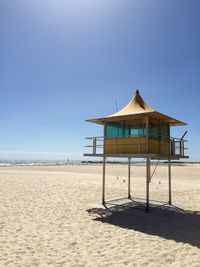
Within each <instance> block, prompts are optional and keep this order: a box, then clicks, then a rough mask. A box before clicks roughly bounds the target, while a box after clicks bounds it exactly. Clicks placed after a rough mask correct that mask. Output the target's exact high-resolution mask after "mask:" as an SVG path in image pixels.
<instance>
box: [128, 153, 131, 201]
mask: <svg viewBox="0 0 200 267" xmlns="http://www.w3.org/2000/svg"><path fill="white" fill-rule="evenodd" d="M128 198H129V199H131V158H128Z"/></svg>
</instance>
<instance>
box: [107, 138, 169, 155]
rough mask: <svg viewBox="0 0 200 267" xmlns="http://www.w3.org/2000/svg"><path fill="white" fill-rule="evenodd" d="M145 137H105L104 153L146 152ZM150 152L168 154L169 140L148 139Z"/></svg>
mask: <svg viewBox="0 0 200 267" xmlns="http://www.w3.org/2000/svg"><path fill="white" fill-rule="evenodd" d="M147 149H148V148H147V139H146V138H145V137H143V138H107V139H105V153H106V154H147V153H148V150H147ZM149 153H150V154H162V155H167V154H169V141H167V140H165V141H162V140H160V141H159V139H155V138H154V139H151V138H150V140H149Z"/></svg>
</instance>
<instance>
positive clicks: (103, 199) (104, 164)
mask: <svg viewBox="0 0 200 267" xmlns="http://www.w3.org/2000/svg"><path fill="white" fill-rule="evenodd" d="M105 178H106V157H103V179H102V204H103V205H104V204H105Z"/></svg>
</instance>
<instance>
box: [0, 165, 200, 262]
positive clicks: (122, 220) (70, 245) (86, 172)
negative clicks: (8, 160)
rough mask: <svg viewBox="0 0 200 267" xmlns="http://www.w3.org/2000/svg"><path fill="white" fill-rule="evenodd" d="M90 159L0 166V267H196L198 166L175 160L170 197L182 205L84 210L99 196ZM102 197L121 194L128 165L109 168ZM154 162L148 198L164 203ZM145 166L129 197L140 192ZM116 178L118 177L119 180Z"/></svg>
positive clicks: (96, 168)
mask: <svg viewBox="0 0 200 267" xmlns="http://www.w3.org/2000/svg"><path fill="white" fill-rule="evenodd" d="M101 171H102V167H101V166H100V165H98V164H96V165H82V166H81V165H80V166H75V165H74V166H58V167H1V168H0V203H1V205H0V266H14V267H17V266H20V267H21V266H42V267H43V266H74V267H75V266H76V267H77V266H91V267H93V266H138V267H139V266H153V267H154V266H159V267H160V266H180V267H182V266H198V267H199V266H200V212H199V211H200V165H185V166H175V167H173V169H172V174H173V180H172V185H173V188H172V189H173V190H172V193H173V194H172V197H173V198H172V199H173V203H176V204H179V205H182V206H183V207H184V209H185V211H186V212H184V211H180V212H179V211H178V212H176V211H168V210H163V209H153V210H152V211H151V213H149V214H147V213H145V212H144V211H142V210H138V209H130V210H122V211H119V212H114V213H110V214H107V215H103V216H100V215H98V214H95V213H88V211H87V210H88V209H92V208H95V207H98V203H99V202H100V200H101ZM106 171H107V176H108V178H107V182H106V188H107V189H106V194H107V198H109V199H112V198H114V197H118V196H119V197H123V196H126V194H127V179H126V176H127V168H126V166H121V165H114V166H113V165H111V164H109V165H108V166H107V169H106ZM166 171H167V168H166V167H163V166H159V168H158V169H157V171H156V174H155V177H154V178H153V179H152V183H151V185H150V189H151V193H150V195H151V198H153V199H158V200H162V201H167V199H168V191H167V186H168V183H167V177H166V175H167V172H166ZM144 174H145V168H144V167H141V166H137V167H133V168H132V180H131V182H132V185H131V187H132V195H133V196H135V197H144V196H145V179H144V177H143V176H144ZM117 177H118V178H117Z"/></svg>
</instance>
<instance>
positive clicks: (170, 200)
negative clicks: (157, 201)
mask: <svg viewBox="0 0 200 267" xmlns="http://www.w3.org/2000/svg"><path fill="white" fill-rule="evenodd" d="M168 177H169V205H171V204H172V192H171V159H170V158H169V159H168Z"/></svg>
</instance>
